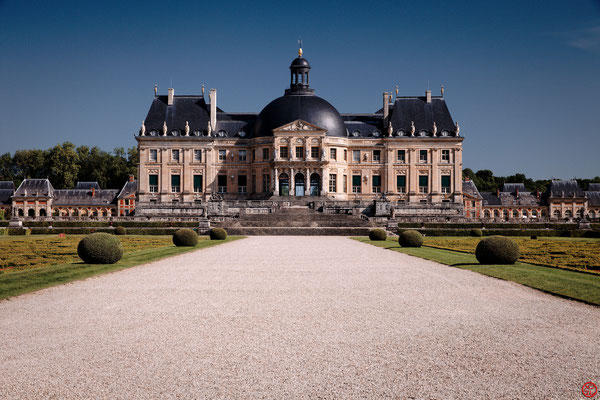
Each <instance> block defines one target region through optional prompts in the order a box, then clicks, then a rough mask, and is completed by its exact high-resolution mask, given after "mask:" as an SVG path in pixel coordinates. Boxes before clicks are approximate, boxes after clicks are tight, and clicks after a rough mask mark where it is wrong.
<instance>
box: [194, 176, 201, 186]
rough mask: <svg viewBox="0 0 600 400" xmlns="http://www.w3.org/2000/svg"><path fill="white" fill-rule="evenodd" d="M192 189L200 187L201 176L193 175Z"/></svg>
mask: <svg viewBox="0 0 600 400" xmlns="http://www.w3.org/2000/svg"><path fill="white" fill-rule="evenodd" d="M194 187H195V188H201V187H202V175H194Z"/></svg>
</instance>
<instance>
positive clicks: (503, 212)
mask: <svg viewBox="0 0 600 400" xmlns="http://www.w3.org/2000/svg"><path fill="white" fill-rule="evenodd" d="M502 216H503V217H504V218H505V219H508V210H504V211H502Z"/></svg>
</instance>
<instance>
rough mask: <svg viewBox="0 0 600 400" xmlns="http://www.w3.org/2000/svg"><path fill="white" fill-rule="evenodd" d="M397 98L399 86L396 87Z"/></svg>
mask: <svg viewBox="0 0 600 400" xmlns="http://www.w3.org/2000/svg"><path fill="white" fill-rule="evenodd" d="M396 97H398V85H396Z"/></svg>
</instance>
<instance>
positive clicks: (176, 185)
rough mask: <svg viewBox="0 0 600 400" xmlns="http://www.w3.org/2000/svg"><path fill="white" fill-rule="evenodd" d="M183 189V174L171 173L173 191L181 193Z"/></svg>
mask: <svg viewBox="0 0 600 400" xmlns="http://www.w3.org/2000/svg"><path fill="white" fill-rule="evenodd" d="M180 191H181V175H171V192H172V193H179V192H180Z"/></svg>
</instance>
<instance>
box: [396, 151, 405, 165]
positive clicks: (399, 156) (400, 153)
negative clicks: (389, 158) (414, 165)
mask: <svg viewBox="0 0 600 400" xmlns="http://www.w3.org/2000/svg"><path fill="white" fill-rule="evenodd" d="M397 159H398V162H399V163H405V162H406V150H398V154H397Z"/></svg>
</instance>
